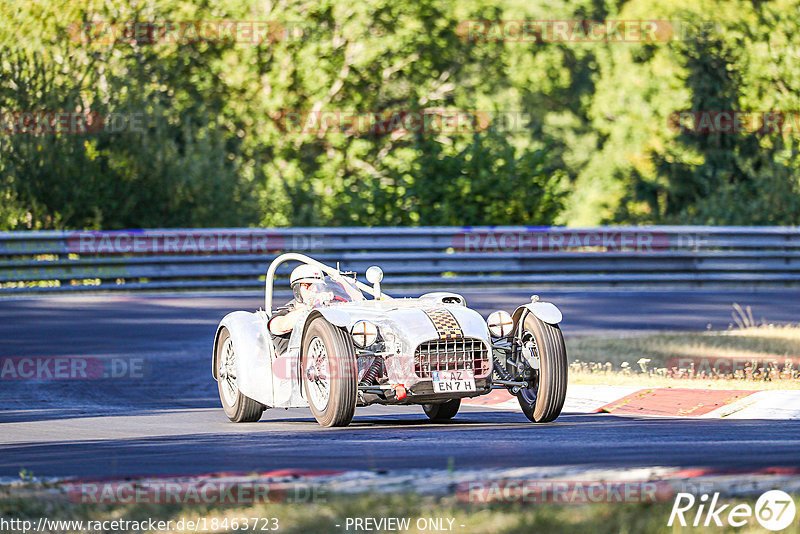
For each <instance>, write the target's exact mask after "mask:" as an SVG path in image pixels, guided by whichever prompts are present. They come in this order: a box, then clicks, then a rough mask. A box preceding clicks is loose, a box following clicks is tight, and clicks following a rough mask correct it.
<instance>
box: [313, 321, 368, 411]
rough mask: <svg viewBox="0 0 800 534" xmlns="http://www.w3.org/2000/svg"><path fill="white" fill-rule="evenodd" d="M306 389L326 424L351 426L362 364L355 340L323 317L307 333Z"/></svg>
mask: <svg viewBox="0 0 800 534" xmlns="http://www.w3.org/2000/svg"><path fill="white" fill-rule="evenodd" d="M301 364H302V372H303V389H304V391H305V394H306V399H308V404H309V406H310V407H311V412H312V413H313V414H314V418H315V419H316V420H317V422H318V423H319V424H320V425H322V426H347V425H349V424H350V421H352V420H353V415H355V411H356V401H357V400H358V364H357V362H356V355H355V348H354V347H353V342H352V340H351V339H350V338H349V337H348V336H347V334H346V333H345V332H344V330H342V329H341V328H336V327H335V326H333V325H332V324H330V323H329V322H328V321H326V320H325V319H324V318H323V317H317V318H316V319H313V320H312V321H311V324H310V325H309V326H308V328H307V329H306V332H305V334H304V335H303V356H302V361H301Z"/></svg>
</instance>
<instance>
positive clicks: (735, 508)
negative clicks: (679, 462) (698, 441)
mask: <svg viewBox="0 0 800 534" xmlns="http://www.w3.org/2000/svg"><path fill="white" fill-rule="evenodd" d="M752 517H755V519H756V521H758V523H759V524H760V525H761V526H762V527H764V528H765V529H767V530H771V531H780V530H783V529H785V528H786V527H788V526H790V525H791V524H792V522H793V521H794V517H795V505H794V500H793V499H792V497H791V496H790V495H789V494H787V493H785V492H783V491H781V490H770V491H768V492H766V493H764V494H763V495H761V496H760V497H759V498H758V500H757V501H756V504H755V507H751V506H750V505H749V504H737V505H731V504H719V493H714V495H713V496H711V497H710V498H709V495H708V494H707V493H704V494H703V495H701V496H700V497H699V498H696V497H695V496H694V495H692V494H691V493H678V494H677V495H676V496H675V503H674V504H673V505H672V512H671V513H670V515H669V521H668V522H667V526H669V527H671V526H673V525H676V524H677V525H680V526H682V527H685V526H689V525H691V526H693V527H699V526H704V527H709V526H712V525H713V526H718V527H722V526H732V527H743V526H745V525H747V524H748V523H749V522H750V520H751V518H752Z"/></svg>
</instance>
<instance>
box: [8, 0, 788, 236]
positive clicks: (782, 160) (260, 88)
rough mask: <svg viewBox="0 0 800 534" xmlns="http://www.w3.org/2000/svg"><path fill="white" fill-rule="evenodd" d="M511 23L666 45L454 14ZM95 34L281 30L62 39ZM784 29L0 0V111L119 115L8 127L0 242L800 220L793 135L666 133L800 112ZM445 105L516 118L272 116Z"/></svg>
mask: <svg viewBox="0 0 800 534" xmlns="http://www.w3.org/2000/svg"><path fill="white" fill-rule="evenodd" d="M523 19H525V20H540V21H541V20H654V19H658V20H664V21H672V22H673V26H672V28H673V29H674V30H675V31H676V33H675V34H674V35H672V37H671V38H670V39H668V40H666V41H657V42H602V41H601V42H582V41H575V40H566V41H560V42H542V41H527V40H514V39H511V40H506V41H503V40H493V39H485V40H471V39H468V38H465V33H464V27H465V22H466V21H471V20H472V21H475V20H484V21H496V20H523ZM99 21H111V22H126V21H156V22H159V21H160V22H164V21H270V24H271V25H270V31H269V32H268V34H267V38H266V39H265V40H264V41H263V42H260V43H258V44H254V43H248V42H233V41H226V40H224V39H222V40H215V41H207V40H203V39H197V40H180V39H177V40H176V41H175V42H173V41H171V40H169V39H155V40H154V41H153V42H151V41H148V40H147V39H146V38H144V39H130V38H128V39H119V40H109V41H102V40H101V41H99V42H97V41H95V42H87V39H84V38H83V37H85V35H84V34H81V33H78V34H76V31H80V29H81V28H83V26H81V25H82V24H85V23H87V22H94V23H97V22H99ZM798 26H800V12H798V10H797V6H796V5H795V3H794V2H793V1H792V0H772V1H759V2H755V1H744V0H734V1H731V2H722V1H711V0H691V1H689V0H676V1H675V2H671V3H658V2H655V1H654V0H630V1H625V2H622V1H618V0H571V1H567V0H557V1H555V2H549V3H547V5H546V6H545V5H540V4H537V3H530V2H521V1H518V0H503V1H501V2H488V1H486V0H469V1H466V2H459V3H448V2H441V1H437V0H420V1H418V2H390V1H386V0H375V1H371V2H360V3H343V2H335V1H332V0H322V1H316V2H311V1H305V0H294V1H282V2H276V3H262V2H252V1H248V0H223V1H215V2H211V1H210V0H202V1H199V2H198V1H188V0H156V1H153V2H146V3H143V2H142V3H134V2H127V1H122V0H111V1H106V0H102V1H101V0H85V1H82V2H72V1H70V2H66V3H65V2H56V1H55V0H26V1H23V0H5V1H4V2H3V3H2V5H0V113H2V114H6V116H8V114H12V115H13V114H14V113H19V112H23V111H34V112H43V111H48V110H50V111H52V110H63V111H68V112H72V113H92V114H94V115H96V116H101V117H105V118H109V117H121V118H123V119H125V118H127V119H128V123H127V126H125V125H123V127H122V128H117V129H114V128H103V129H100V130H99V131H92V132H87V133H46V134H20V133H15V132H9V131H5V130H3V129H0V130H3V131H0V229H21V228H106V229H117V228H127V227H171V226H197V227H203V226H235V225H245V226H246V225H270V226H283V225H308V226H315V225H333V226H348V225H439V224H441V225H461V224H463V225H479V224H552V223H566V224H574V225H587V224H599V223H697V224H797V223H798V221H799V220H800V191H798V186H799V185H800V184H798V177H799V176H800V174H799V173H798V166H799V165H800V164H799V163H798V158H797V155H798V139H800V138H798V135H800V132H798V131H794V132H790V133H786V132H783V133H775V132H749V131H745V132H737V133H716V132H715V133H694V132H686V131H681V130H677V131H676V129H675V128H672V127H671V120H672V117H674V114H675V113H676V112H680V111H682V110H707V111H714V112H719V111H780V112H795V113H796V112H798V111H800V69H799V68H798V66H797V65H798V61H797V60H798V59H800V37H798V35H797V31H796V29H797V27H798ZM93 27H98V26H93ZM76 29H77V30H76ZM145 37H146V36H145ZM432 110H433V111H432ZM436 110H439V111H442V112H444V113H446V112H448V110H449V111H453V110H456V111H461V112H466V113H473V114H477V115H478V116H480V115H481V114H482V113H483V114H489V115H490V116H492V117H498V116H502V115H504V114H505V115H508V114H515V116H518V117H523V120H522V121H521V122H519V123H518V124H517V127H515V128H503V127H499V126H498V125H497V124H496V122H492V123H491V125H490V126H488V127H481V128H472V129H468V130H467V131H451V130H446V129H445V130H438V131H401V130H393V129H386V130H381V129H377V130H369V131H357V130H356V131H354V130H350V129H347V128H339V129H338V130H336V131H334V129H330V130H327V131H321V130H320V129H315V128H311V129H305V130H304V129H296V128H294V129H293V128H287V122H286V117H287V113H292V112H298V113H308V112H325V111H334V112H335V111H338V112H342V113H344V112H347V113H350V112H353V113H362V114H368V113H377V114H385V116H398V115H397V114H399V116H403V114H408V113H414V112H417V113H421V114H424V113H436V112H437V111H436ZM392 114H395V115H392ZM131 120H136V121H140V122H138V123H137V124H136V125H135V127H134V125H132V124H131V122H130V121H131ZM290 126H291V125H290ZM339 126H341V125H339Z"/></svg>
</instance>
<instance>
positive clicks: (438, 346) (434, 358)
mask: <svg viewBox="0 0 800 534" xmlns="http://www.w3.org/2000/svg"><path fill="white" fill-rule="evenodd" d="M465 369H472V370H473V371H474V373H475V377H476V378H478V377H484V376H486V375H488V374H489V369H490V366H489V351H488V350H487V348H486V345H485V344H484V342H483V341H481V340H480V339H474V338H459V339H436V340H433V341H426V342H424V343H421V344H420V345H419V346H418V347H417V350H416V351H415V352H414V373H415V374H416V375H417V377H419V378H431V373H432V372H433V371H456V370H458V371H462V370H465Z"/></svg>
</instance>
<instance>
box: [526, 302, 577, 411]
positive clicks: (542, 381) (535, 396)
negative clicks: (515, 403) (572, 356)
mask: <svg viewBox="0 0 800 534" xmlns="http://www.w3.org/2000/svg"><path fill="white" fill-rule="evenodd" d="M517 343H518V344H519V346H520V349H521V350H522V351H523V355H524V354H525V352H526V351H527V352H528V353H529V354H528V356H532V358H531V359H533V360H535V358H536V356H538V360H539V369H538V370H535V369H531V370H530V377H529V379H528V387H527V388H523V389H521V390H520V391H519V392H518V393H517V399H518V400H519V405H520V407H521V408H522V412H523V413H524V414H525V416H526V417H527V418H528V419H530V420H531V421H533V422H534V423H549V422H550V421H554V420H555V419H556V418H557V417H558V416H559V415H560V414H561V409H562V408H563V407H564V399H565V398H566V396H567V370H568V365H567V349H566V347H565V346H564V336H563V335H562V334H561V329H560V328H559V327H558V325H551V324H547V323H545V322H544V321H542V320H540V319H539V318H538V317H536V316H535V315H533V314H532V313H526V314H525V316H524V317H523V320H522V321H521V324H520V327H519V329H518V332H517Z"/></svg>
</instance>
